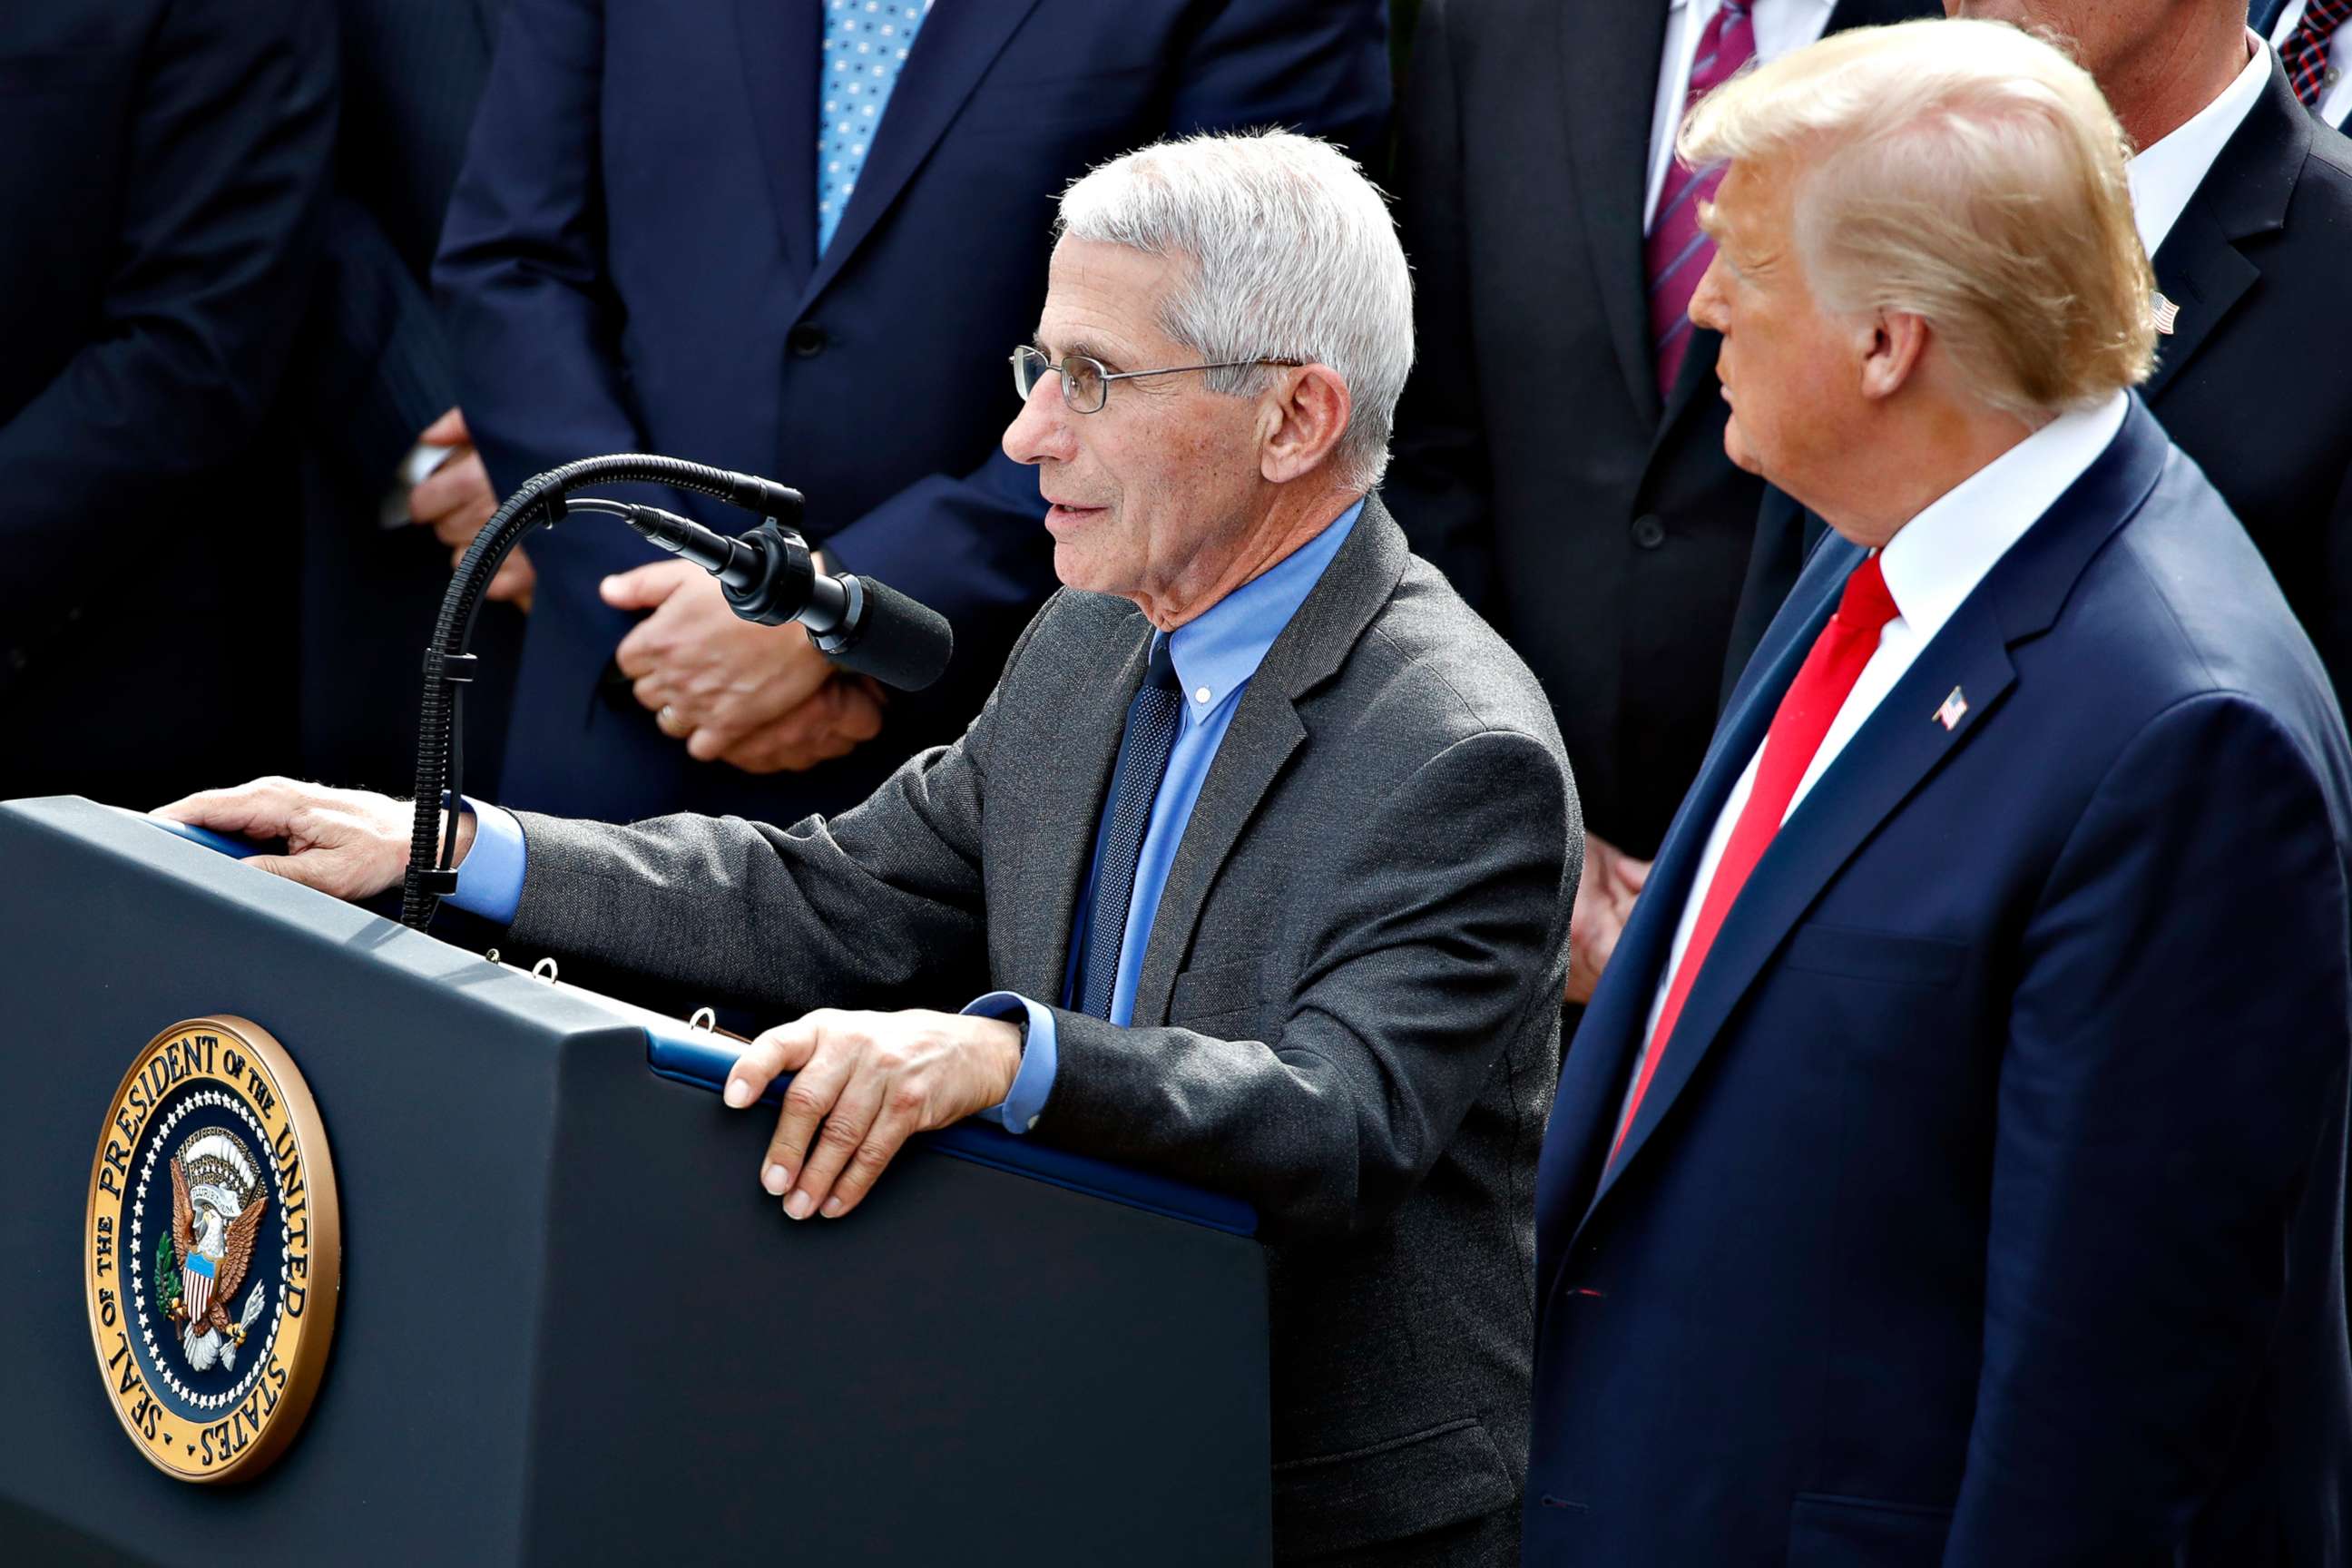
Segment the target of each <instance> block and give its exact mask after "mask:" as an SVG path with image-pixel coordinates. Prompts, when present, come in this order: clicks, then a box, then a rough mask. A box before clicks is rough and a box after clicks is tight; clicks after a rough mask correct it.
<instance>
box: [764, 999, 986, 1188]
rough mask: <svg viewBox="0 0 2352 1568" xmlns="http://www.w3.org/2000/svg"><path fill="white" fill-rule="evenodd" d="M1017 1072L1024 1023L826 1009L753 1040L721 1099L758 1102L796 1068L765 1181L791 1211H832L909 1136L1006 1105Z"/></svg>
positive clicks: (869, 1182) (867, 1184)
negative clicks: (770, 1086)
mask: <svg viewBox="0 0 2352 1568" xmlns="http://www.w3.org/2000/svg"><path fill="white" fill-rule="evenodd" d="M1020 1070H1021V1032H1020V1031H1019V1030H1018V1029H1016V1028H1014V1027H1013V1026H1012V1025H1011V1024H1008V1023H1006V1022H1005V1021H1004V1020H1003V1019H1002V1018H976V1017H968V1016H963V1015H961V1014H956V1013H924V1012H906V1013H836V1012H833V1011H830V1010H826V1011H821V1012H815V1013H811V1014H809V1015H808V1016H806V1017H804V1018H802V1019H801V1020H800V1021H799V1022H797V1023H793V1024H786V1025H783V1026H781V1027H779V1028H773V1029H770V1030H769V1031H768V1032H767V1033H766V1034H763V1035H761V1037H759V1038H758V1039H756V1040H754V1041H752V1042H751V1047H749V1048H748V1049H746V1050H745V1051H744V1053H743V1054H742V1055H741V1056H740V1057H739V1058H736V1061H735V1067H734V1070H733V1071H731V1072H730V1074H729V1075H728V1079H727V1096H726V1098H727V1103H728V1104H730V1105H731V1106H734V1107H736V1108H738V1109H740V1108H742V1107H744V1106H747V1105H753V1104H757V1103H758V1102H759V1099H760V1096H761V1094H763V1093H765V1092H766V1091H767V1088H768V1085H769V1084H770V1083H772V1082H773V1081H774V1080H775V1079H776V1077H777V1076H778V1075H779V1074H782V1073H791V1074H793V1081H792V1084H791V1086H790V1087H789V1088H787V1089H785V1090H784V1109H783V1114H782V1116H780V1117H779V1118H777V1121H776V1135H775V1137H774V1138H772V1139H771V1140H770V1141H769V1143H768V1152H767V1154H766V1156H765V1157H764V1158H763V1159H762V1160H761V1165H760V1184H761V1186H763V1187H765V1188H766V1189H767V1191H768V1193H769V1195H771V1196H772V1197H782V1199H783V1200H784V1212H785V1213H786V1214H788V1215H791V1216H792V1217H793V1218H794V1219H806V1218H808V1216H809V1215H813V1214H820V1213H821V1214H823V1215H824V1216H825V1217H826V1218H827V1219H838V1218H839V1217H840V1216H841V1215H845V1214H847V1213H848V1212H849V1211H850V1210H851V1209H854V1208H856V1206H857V1205H858V1203H859V1201H860V1200H861V1199H863V1198H864V1197H865V1196H866V1193H867V1192H868V1191H870V1190H871V1189H872V1188H873V1185H874V1181H875V1178H876V1177H877V1176H879V1175H880V1174H881V1173H883V1171H884V1169H885V1168H887V1166H888V1165H889V1163H890V1161H891V1158H892V1156H894V1155H896V1154H897V1153H898V1150H899V1148H900V1146H901V1145H903V1144H904V1143H905V1142H907V1140H908V1138H909V1137H911V1136H912V1135H913V1134H915V1133H918V1132H928V1131H931V1130H932V1129H934V1128H939V1127H946V1126H949V1125H950V1124H951V1123H953V1122H957V1121H962V1120H963V1119H964V1118H965V1117H967V1116H970V1115H971V1114H972V1113H973V1112H974V1111H980V1110H987V1109H988V1108H989V1107H990V1106H992V1105H997V1104H1001V1103H1002V1102H1003V1099H1004V1097H1005V1096H1006V1095H1007V1094H1009V1093H1010V1092H1012V1089H1013V1075H1014V1074H1016V1073H1018V1072H1019V1071H1020Z"/></svg>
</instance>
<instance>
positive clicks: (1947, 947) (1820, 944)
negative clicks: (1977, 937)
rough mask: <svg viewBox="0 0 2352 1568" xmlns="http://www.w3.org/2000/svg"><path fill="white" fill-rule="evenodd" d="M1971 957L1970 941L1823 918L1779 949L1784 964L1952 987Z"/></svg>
mask: <svg viewBox="0 0 2352 1568" xmlns="http://www.w3.org/2000/svg"><path fill="white" fill-rule="evenodd" d="M1968 958H1969V949H1968V944H1967V943H1966V942H1946V941H1943V940H1942V939H1940V938H1937V937H1932V936H1903V935H1899V934H1897V933H1896V932H1894V931H1865V930H1864V929H1863V928H1861V927H1859V926H1840V925H1831V924H1829V923H1827V922H1826V921H1807V922H1806V923H1805V924H1803V925H1801V926H1799V927H1798V928H1797V929H1796V930H1795V931H1793V932H1791V933H1790V937H1789V944H1788V946H1787V947H1785V948H1783V949H1782V950H1781V953H1780V963H1781V965H1782V967H1784V968H1788V969H1800V970H1803V971H1805V972H1807V973H1812V974H1836V975H1843V976H1844V977H1845V978H1846V979H1849V980H1878V981H1884V982H1887V983H1890V984H1898V985H1949V984H1952V983H1953V982H1954V981H1957V980H1958V979H1959V977H1960V973H1961V971H1963V970H1964V969H1966V968H1967V966H1968Z"/></svg>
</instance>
